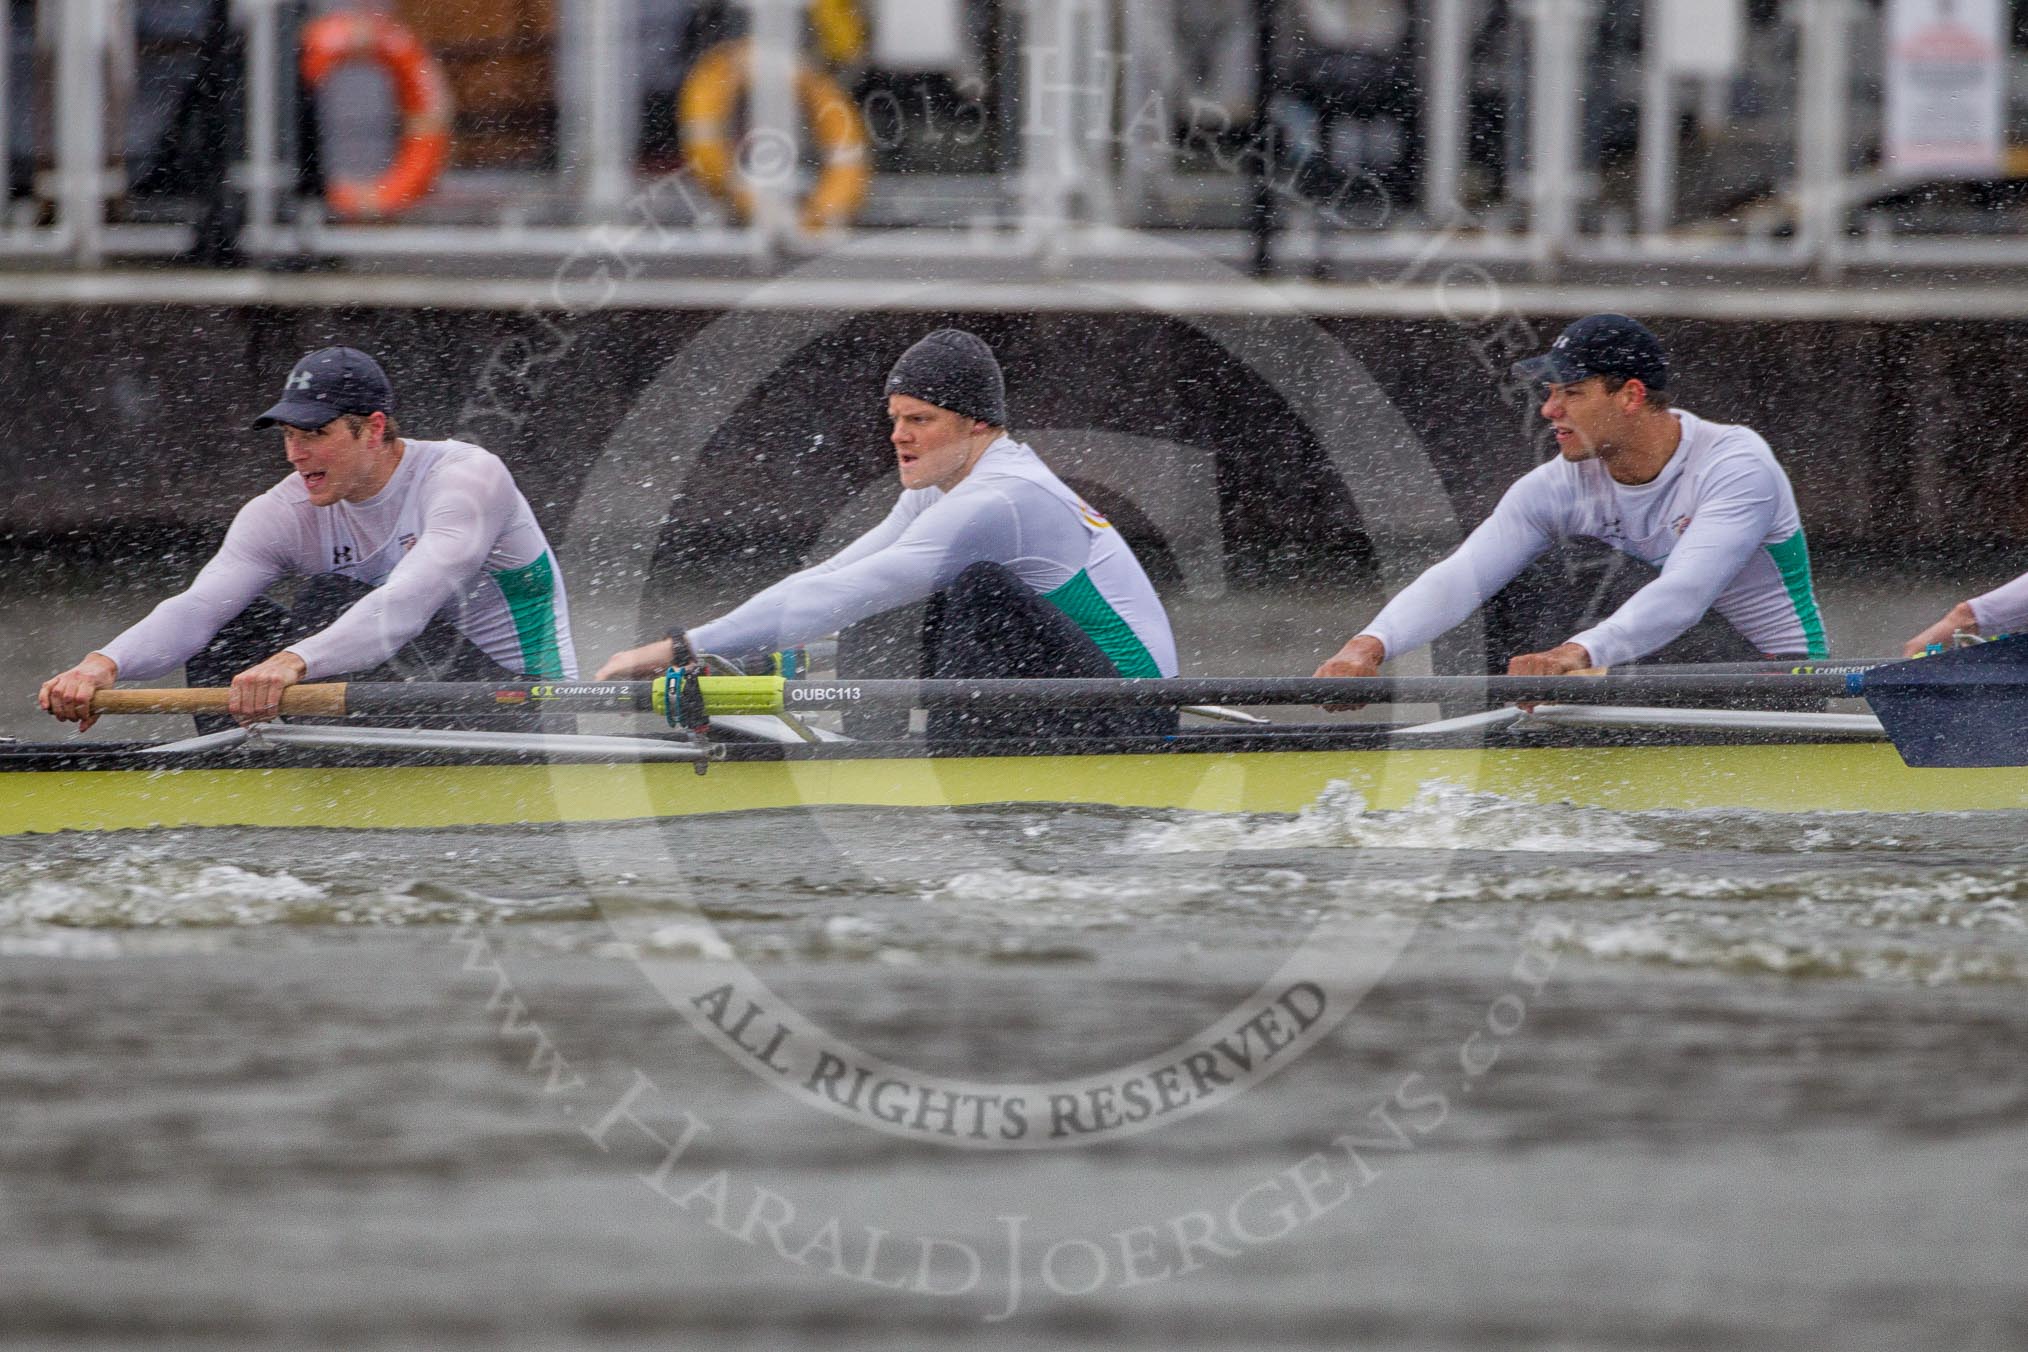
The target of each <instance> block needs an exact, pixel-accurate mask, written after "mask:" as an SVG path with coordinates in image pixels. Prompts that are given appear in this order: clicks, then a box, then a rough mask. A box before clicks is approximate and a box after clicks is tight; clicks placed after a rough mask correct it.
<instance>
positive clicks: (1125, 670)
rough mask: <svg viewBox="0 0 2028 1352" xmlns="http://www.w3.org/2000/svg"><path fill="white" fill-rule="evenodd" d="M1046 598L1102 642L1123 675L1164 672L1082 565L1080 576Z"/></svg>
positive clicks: (1046, 593)
mask: <svg viewBox="0 0 2028 1352" xmlns="http://www.w3.org/2000/svg"><path fill="white" fill-rule="evenodd" d="M1042 599H1043V600H1045V601H1047V602H1049V604H1051V605H1053V606H1055V607H1056V608H1057V609H1058V610H1060V611H1062V612H1063V613H1064V614H1066V615H1068V616H1070V618H1071V622H1072V623H1073V624H1075V625H1077V627H1078V628H1080V629H1082V630H1084V632H1085V633H1086V634H1087V635H1089V636H1090V638H1091V641H1092V642H1093V643H1096V644H1098V646H1099V651H1100V652H1102V653H1104V654H1105V655H1106V656H1107V657H1109V658H1111V659H1112V663H1113V666H1114V667H1115V668H1117V669H1118V671H1119V673H1120V675H1122V676H1160V675H1161V674H1162V669H1161V668H1160V667H1158V666H1156V665H1155V658H1154V655H1153V654H1152V653H1150V652H1149V651H1148V649H1147V646H1146V645H1145V644H1143V643H1142V642H1141V640H1140V639H1139V638H1137V637H1135V635H1134V627H1133V626H1132V625H1130V624H1128V623H1127V622H1126V621H1125V620H1123V619H1121V618H1120V612H1118V611H1117V610H1114V609H1113V608H1112V607H1111V606H1110V605H1108V604H1107V603H1106V598H1105V597H1104V596H1103V595H1102V594H1101V593H1100V592H1099V589H1098V584H1097V583H1095V582H1093V581H1092V580H1091V574H1089V573H1087V572H1085V571H1084V570H1083V569H1082V568H1080V569H1078V572H1077V576H1076V577H1074V578H1072V579H1071V580H1070V581H1068V582H1066V583H1064V584H1063V585H1062V586H1061V587H1058V588H1057V589H1056V590H1055V591H1052V592H1044V593H1043V594H1042Z"/></svg>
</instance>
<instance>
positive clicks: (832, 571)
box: [686, 436, 1176, 676]
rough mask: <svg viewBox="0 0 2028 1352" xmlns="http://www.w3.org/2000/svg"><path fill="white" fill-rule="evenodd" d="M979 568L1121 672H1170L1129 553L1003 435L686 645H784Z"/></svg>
mask: <svg viewBox="0 0 2028 1352" xmlns="http://www.w3.org/2000/svg"><path fill="white" fill-rule="evenodd" d="M975 563H997V564H1001V565H1002V566H1004V567H1006V568H1007V569H1008V570H1009V571H1010V572H1012V573H1013V574H1014V575H1015V576H1016V577H1017V578H1019V579H1020V580H1021V581H1022V582H1023V583H1025V584H1026V585H1027V586H1028V587H1030V588H1031V589H1032V590H1034V591H1035V592H1036V593H1037V594H1038V595H1040V596H1041V597H1042V598H1043V599H1044V600H1047V601H1049V602H1051V603H1052V604H1054V605H1055V606H1056V607H1057V608H1058V609H1060V610H1062V611H1063V612H1064V613H1065V614H1066V615H1068V616H1069V617H1070V618H1071V619H1072V620H1073V621H1075V622H1076V623H1077V625H1078V627H1079V628H1081V629H1083V630H1084V632H1085V633H1086V634H1088V635H1090V636H1091V638H1092V641H1093V642H1095V643H1097V644H1098V646H1099V648H1100V650H1101V651H1103V652H1104V653H1105V655H1106V656H1107V657H1109V658H1111V659H1112V663H1113V665H1114V666H1115V667H1116V668H1118V670H1119V672H1120V674H1121V675H1123V676H1174V675H1175V674H1176V640H1175V638H1174V636H1173V635H1172V634H1171V632H1170V629H1169V615H1168V612H1167V611H1165V610H1164V609H1163V608H1162V602H1161V599H1160V598H1159V597H1157V596H1156V595H1155V588H1154V586H1153V585H1152V584H1151V583H1150V582H1149V581H1148V575H1147V573H1146V572H1145V571H1143V570H1142V568H1141V564H1140V560H1138V559H1136V558H1135V557H1134V551H1133V550H1132V549H1131V548H1129V547H1128V545H1127V542H1126V541H1125V540H1123V539H1121V538H1120V533H1119V531H1117V530H1116V529H1114V528H1113V525H1112V523H1111V522H1109V521H1107V520H1106V519H1105V518H1104V517H1102V516H1100V515H1099V514H1098V513H1097V512H1095V511H1093V510H1092V509H1091V507H1090V505H1089V504H1087V503H1086V502H1085V501H1084V500H1083V499H1082V498H1080V497H1078V496H1077V494H1075V493H1073V492H1072V491H1071V490H1070V489H1069V487H1067V486H1066V485H1065V484H1064V482H1063V481H1062V480H1061V479H1059V478H1057V477H1056V475H1055V474H1053V473H1052V472H1051V471H1050V469H1049V466H1047V465H1045V464H1044V463H1043V462H1042V459H1041V457H1040V456H1038V455H1036V454H1035V452H1034V451H1033V450H1030V449H1029V448H1028V447H1027V446H1024V445H1022V444H1021V443H1020V442H1017V441H1015V440H1013V439H1012V438H1010V437H1004V436H1003V437H1001V438H1000V439H999V440H997V441H995V442H994V443H993V444H992V445H991V446H988V447H987V448H986V451H985V454H983V455H982V456H980V457H979V461H978V463H977V464H975V465H974V466H973V467H972V471H971V473H969V474H967V475H966V476H965V478H964V479H963V481H962V482H960V483H959V484H958V486H957V487H956V488H953V489H952V490H951V491H950V492H948V493H946V492H944V490H942V489H940V488H917V489H910V490H907V491H904V492H903V493H902V495H901V497H900V498H899V499H898V500H897V501H896V502H895V504H894V510H893V511H891V512H889V513H888V514H887V518H886V520H884V521H882V522H881V523H880V524H879V525H877V526H875V527H874V528H873V529H872V530H870V531H867V532H866V533H865V534H864V535H862V536H860V537H859V538H858V539H856V540H854V541H853V542H852V543H851V544H849V545H847V546H845V548H843V549H841V550H839V551H838V552H837V553H836V554H834V555H832V556H831V557H830V558H828V559H826V560H824V561H823V562H822V563H819V564H815V565H813V566H812V567H809V568H805V569H803V570H802V571H801V572H798V573H791V574H790V575H789V576H788V577H785V578H783V579H782V580H781V581H780V582H777V583H775V584H774V585H773V586H771V587H768V588H767V589H765V590H764V591H761V592H758V593H756V594H755V595H754V596H752V597H751V598H749V599H748V600H746V601H745V602H743V603H742V604H740V605H739V606H738V607H737V608H735V609H734V610H732V611H730V612H729V613H727V614H725V615H723V616H720V617H719V618H718V619H715V620H713V621H711V622H710V623H709V624H702V625H698V626H696V627H695V628H693V629H691V630H689V631H688V633H687V634H686V637H687V638H688V639H689V641H690V646H691V647H692V648H693V649H694V650H696V651H697V652H713V653H725V654H737V653H754V652H766V651H770V650H773V649H778V648H792V647H795V646H796V645H797V644H800V643H807V642H809V641H810V640H812V639H815V638H821V637H822V636H823V635H825V634H829V633H831V632H833V631H835V630H838V629H841V628H844V627H845V626H847V625H850V624H854V623H857V622H858V621H860V620H863V619H866V618H867V617H868V616H871V615H877V614H879V613H881V612H882V611H885V610H892V609H894V608H895V607H896V606H905V605H908V604H910V603H911V602H914V601H920V600H922V599H923V598H924V597H926V596H929V595H930V594H931V593H933V592H937V591H941V590H942V589H943V588H945V587H947V586H949V585H950V584H951V583H952V582H954V581H956V579H957V576H958V574H960V573H962V572H963V571H964V570H965V569H966V568H968V567H970V566H971V565H972V564H975Z"/></svg>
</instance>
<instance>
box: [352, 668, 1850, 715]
mask: <svg viewBox="0 0 2028 1352" xmlns="http://www.w3.org/2000/svg"><path fill="white" fill-rule="evenodd" d="M712 687H713V681H712V678H709V677H707V678H706V679H705V682H704V689H705V692H706V699H707V701H709V700H710V697H711V691H712ZM651 692H652V686H651V683H649V682H647V681H613V682H577V683H567V682H544V683H539V684H533V685H517V684H504V683H503V684H500V685H485V684H469V685H445V684H438V685H424V684H373V683H355V684H353V685H351V686H349V687H348V688H347V691H346V699H345V707H346V712H347V713H349V714H352V715H354V716H362V715H363V716H367V717H373V716H395V715H414V714H423V713H449V712H460V713H468V714H469V713H487V712H492V713H502V714H511V713H522V712H527V711H530V710H542V711H549V712H555V713H628V712H641V711H646V710H648V709H650V708H652V707H653V702H652V698H653V697H652V693H651ZM1850 693H1852V691H1851V690H1850V689H1849V687H1848V685H1847V683H1846V678H1845V677H1843V676H1833V675H1819V676H1766V675H1749V674H1734V675H1712V676H1705V675H1698V676H1675V675H1662V676H1654V675H1646V674H1619V673H1613V674H1608V675H1605V676H1477V677H1475V676H1378V677H1371V678H1357V679H1319V678H1316V677H1296V676H1267V677H1253V678H1232V677H1184V678H1171V679H1167V680H1124V679H1119V680H896V681H888V680H880V681H875V680H868V681H849V680H836V681H789V682H785V683H784V684H783V686H782V707H783V708H784V709H785V710H786V711H788V712H790V713H794V712H796V711H798V710H820V709H865V708H889V709H892V708H907V709H951V708H993V709H1013V710H1047V709H1100V708H1175V707H1178V706H1181V705H1186V704H1228V705H1289V706H1303V705H1322V704H1390V703H1411V704H1424V703H1435V702H1437V701H1458V700H1478V699H1483V700H1487V701H1490V702H1492V703H1496V704H1509V703H1515V702H1519V701H1541V702H1547V703H1558V704H1601V703H1621V704H1625V703H1638V702H1640V701H1642V700H1666V701H1671V702H1676V701H1682V700H1696V699H1707V700H1751V699H1754V698H1756V697H1759V698H1767V697H1770V696H1774V695H1781V696H1786V697H1791V698H1793V697H1796V696H1810V697H1825V696H1833V697H1835V696H1843V695H1846V694H1850Z"/></svg>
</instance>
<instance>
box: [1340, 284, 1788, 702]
mask: <svg viewBox="0 0 2028 1352" xmlns="http://www.w3.org/2000/svg"><path fill="white" fill-rule="evenodd" d="M1514 369H1515V371H1516V372H1517V373H1519V374H1521V375H1524V376H1527V377H1529V378H1531V379H1535V380H1540V381H1542V382H1544V383H1545V384H1546V385H1547V396H1546V398H1545V399H1544V401H1543V404H1542V410H1541V411H1542V416H1543V417H1544V418H1546V419H1548V420H1549V422H1550V423H1551V424H1552V425H1553V426H1554V427H1555V429H1556V443H1557V447H1558V450H1559V451H1560V452H1561V454H1560V455H1559V456H1558V457H1557V458H1556V459H1554V460H1551V461H1549V462H1547V463H1545V464H1542V465H1538V466H1537V467H1536V468H1535V469H1533V470H1531V471H1530V472H1529V473H1527V474H1525V475H1523V476H1522V477H1521V478H1520V479H1519V480H1517V481H1516V482H1515V483H1514V485H1513V486H1512V487H1511V488H1509V489H1508V490H1507V493H1506V495H1505V496H1504V497H1503V498H1502V499H1501V500H1500V503H1499V505H1498V506H1497V507H1496V508H1495V509H1494V510H1493V514H1492V515H1491V516H1489V517H1488V518H1487V519H1486V520H1485V521H1484V522H1483V523H1482V524H1481V525H1480V526H1479V527H1478V528H1477V529H1476V530H1474V531H1473V532H1472V533H1471V535H1470V536H1468V537H1467V538H1466V540H1465V542H1464V543H1463V544H1462V545H1460V546H1459V547H1458V548H1457V550H1456V551H1454V552H1453V553H1452V554H1451V555H1450V556H1449V557H1447V558H1445V559H1443V560H1442V561H1441V562H1439V563H1437V564H1436V565H1434V566H1433V567H1431V568H1430V569H1428V570H1427V571H1426V572H1424V573H1423V574H1422V576H1421V577H1419V578H1417V579H1416V580H1415V581H1414V582H1412V583H1410V584H1409V585H1408V586H1407V587H1406V588H1404V589H1403V590H1402V592H1401V593H1400V595H1398V596H1396V597H1395V598H1394V599H1393V600H1392V601H1391V602H1389V603H1388V604H1387V606H1386V607H1385V608H1384V609H1382V610H1381V612H1380V614H1379V615H1378V616H1376V617H1375V618H1374V620H1373V621H1372V622H1371V623H1370V624H1368V625H1367V626H1366V627H1365V628H1364V629H1362V630H1360V631H1359V633H1358V634H1356V635H1355V636H1354V637H1353V638H1352V639H1350V640H1349V641H1348V642H1347V643H1346V644H1345V646H1344V647H1343V648H1342V649H1340V650H1339V652H1338V653H1337V655H1336V656H1334V657H1332V658H1331V659H1330V660H1329V661H1327V662H1325V663H1324V664H1323V665H1322V666H1321V667H1319V668H1318V669H1317V675H1319V676H1372V675H1375V674H1377V673H1378V670H1379V667H1380V664H1381V663H1382V662H1383V661H1385V660H1387V659H1388V658H1391V657H1399V656H1401V655H1402V654H1403V653H1406V652H1410V651H1412V650H1413V649H1415V648H1417V647H1420V646H1421V645H1423V644H1425V643H1428V642H1430V641H1431V640H1432V639H1435V638H1436V637H1437V636H1439V635H1441V634H1443V633H1444V632H1445V631H1446V630H1449V629H1450V628H1451V627H1452V626H1454V625H1456V624H1458V623H1460V622H1461V621H1463V620H1464V619H1466V618H1467V617H1468V616H1470V615H1471V614H1472V612H1473V611H1474V610H1475V609H1478V608H1479V607H1481V606H1482V605H1487V603H1489V602H1492V601H1495V600H1501V601H1503V602H1504V601H1506V600H1508V599H1509V598H1510V597H1511V596H1519V595H1521V593H1522V592H1523V591H1526V592H1528V593H1529V597H1528V600H1529V602H1530V604H1537V603H1540V602H1542V601H1543V600H1544V599H1545V597H1546V599H1547V601H1548V602H1549V608H1550V609H1555V608H1556V607H1557V605H1559V604H1561V605H1562V606H1563V607H1564V614H1565V615H1567V616H1568V618H1567V619H1564V620H1562V621H1561V623H1563V624H1565V625H1567V626H1571V627H1563V628H1560V629H1559V630H1556V631H1554V632H1560V633H1562V634H1565V635H1567V638H1565V640H1564V641H1562V642H1560V643H1555V644H1554V645H1553V646H1549V647H1546V648H1541V649H1539V650H1534V651H1518V652H1517V651H1512V650H1511V649H1509V650H1507V651H1505V652H1489V653H1488V654H1487V656H1488V657H1489V658H1491V659H1493V660H1495V661H1497V659H1498V658H1499V657H1501V656H1505V657H1507V659H1508V660H1507V662H1506V670H1507V671H1508V672H1509V673H1510V674H1512V675H1517V676H1555V675H1561V674H1564V673H1567V672H1573V671H1579V670H1582V669H1584V668H1588V667H1604V666H1616V665H1621V664H1625V663H1630V662H1635V661H1638V660H1639V659H1642V658H1648V657H1651V656H1652V657H1654V658H1655V660H1667V661H1723V660H1735V659H1745V658H1749V657H1752V656H1756V655H1759V656H1782V657H1786V656H1797V657H1823V656H1825V655H1826V652H1827V649H1826V646H1825V639H1824V623H1823V619H1822V617H1821V615H1820V613H1819V611H1818V608H1817V598H1816V593H1815V590H1814V588H1813V587H1812V584H1811V580H1810V555H1809V547H1808V545H1807V544H1806V543H1805V541H1804V538H1803V526H1802V520H1801V517H1800V515H1799V514H1798V512H1797V510H1796V499H1795V493H1794V491H1793V490H1792V489H1791V488H1790V486H1789V479H1788V475H1787V474H1786V473H1784V472H1783V470H1782V467H1781V465H1780V464H1779V463H1778V462H1777V461H1776V460H1775V457H1774V454H1773V453H1772V452H1771V451H1770V450H1769V449H1768V445H1767V443H1766V442H1765V441H1763V440H1762V439H1761V438H1760V437H1759V436H1758V435H1757V434H1756V433H1754V432H1753V431H1752V430H1751V429H1750V428H1746V427H1739V426H1729V425H1726V424H1722V423H1714V422H1707V421H1705V420H1704V419H1702V418H1699V417H1696V416H1694V415H1693V414H1690V413H1686V412H1683V411H1682V410H1680V409H1674V408H1671V407H1670V406H1669V399H1668V395H1667V394H1666V393H1665V390H1666V389H1667V384H1668V374H1669V367H1668V360H1667V357H1666V356H1665V355H1664V353H1663V351H1662V345H1661V343H1660V342H1659V341H1658V340H1657V339H1656V338H1655V335H1654V334H1652V333H1650V332H1649V331H1648V330H1647V328H1646V327H1644V326H1643V325H1641V324H1640V323H1639V322H1637V321H1635V320H1633V319H1629V318H1628V317H1626V316H1625V315H1612V314H1602V315H1592V316H1589V317H1588V318H1585V319H1581V320H1578V321H1577V322H1576V323H1574V324H1572V325H1571V326H1570V327H1569V328H1567V329H1565V330H1564V331H1563V333H1562V335H1561V336H1560V337H1558V338H1557V340H1556V343H1555V345H1554V346H1553V347H1551V348H1550V350H1549V352H1548V353H1547V354H1545V355H1543V356H1541V357H1536V358H1533V359H1531V360H1528V361H1523V362H1519V363H1517V364H1516V365H1515V368H1514ZM1583 542H1596V543H1595V544H1591V545H1589V546H1585V545H1584V544H1583ZM1572 545H1576V546H1577V547H1578V548H1579V549H1580V550H1582V549H1584V548H1588V549H1589V550H1590V551H1592V552H1593V553H1594V554H1604V557H1605V558H1607V559H1610V560H1612V561H1613V562H1614V565H1615V567H1614V571H1616V572H1617V573H1618V574H1619V575H1620V577H1621V579H1622V584H1623V589H1624V588H1632V589H1631V591H1630V594H1627V595H1625V596H1624V598H1623V599H1622V600H1620V601H1619V603H1618V604H1617V606H1616V608H1614V609H1612V610H1611V611H1610V613H1607V614H1598V613H1592V614H1589V615H1586V614H1585V611H1584V608H1583V602H1584V601H1585V600H1586V597H1585V596H1584V595H1583V593H1584V592H1586V591H1588V590H1589V587H1586V586H1578V587H1572V586H1570V585H1568V584H1566V583H1564V582H1563V580H1562V573H1561V570H1560V569H1559V570H1558V571H1557V573H1556V574H1555V578H1554V581H1551V582H1549V583H1547V584H1546V585H1545V583H1544V581H1543V580H1542V578H1540V577H1533V576H1531V577H1523V576H1522V575H1523V570H1524V569H1528V568H1529V567H1530V565H1531V564H1533V563H1535V561H1536V560H1537V559H1538V557H1539V556H1543V555H1545V554H1547V553H1549V552H1550V551H1552V550H1557V549H1561V548H1566V547H1570V546H1572ZM1606 549H1610V550H1611V551H1613V552H1612V553H1611V554H1605V552H1604V551H1605V550H1606ZM1629 560H1631V561H1633V562H1629ZM1543 562H1544V563H1547V562H1549V560H1547V559H1544V560H1543ZM1517 578H1520V579H1521V581H1519V582H1517V581H1516V579H1517ZM1510 584H1513V587H1512V589H1511V590H1510ZM1489 609H1490V607H1489ZM1707 612H1710V616H1711V618H1707ZM1580 616H1583V618H1579V617H1580ZM1580 625H1581V626H1582V627H1581V628H1577V629H1576V632H1572V628H1573V627H1576V626H1580ZM1490 627H1491V626H1489V628H1490ZM1693 630H1694V631H1695V632H1694V633H1693V632H1692V631H1693ZM1684 636H1687V637H1688V640H1689V641H1687V642H1683V643H1678V642H1676V640H1678V639H1679V637H1684ZM1490 638H1492V635H1490V634H1489V639H1490ZM1495 641H1497V640H1495ZM1541 641H1543V640H1541V639H1539V638H1538V639H1537V642H1541ZM1665 650H1666V651H1665ZM1489 665H1490V664H1489Z"/></svg>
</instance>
